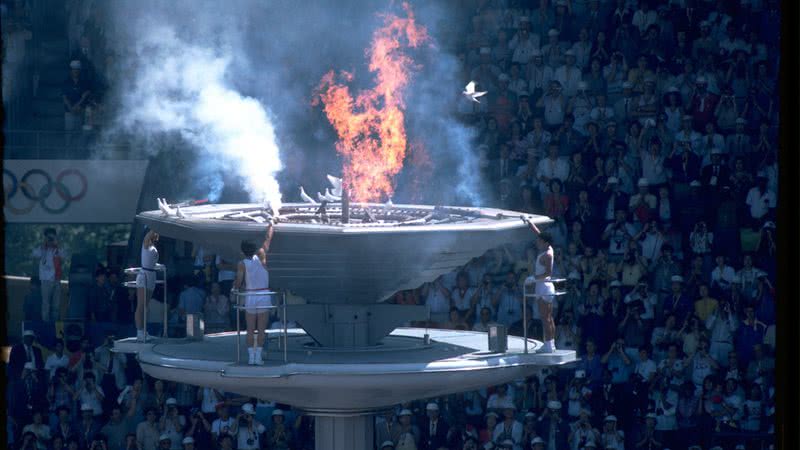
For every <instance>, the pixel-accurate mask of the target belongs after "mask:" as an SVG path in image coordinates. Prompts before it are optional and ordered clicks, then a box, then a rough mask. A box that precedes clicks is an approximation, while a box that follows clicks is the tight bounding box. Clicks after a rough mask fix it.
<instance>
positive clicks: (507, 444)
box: [500, 439, 514, 447]
mask: <svg viewBox="0 0 800 450" xmlns="http://www.w3.org/2000/svg"><path fill="white" fill-rule="evenodd" d="M500 445H502V446H504V447H507V446H509V445H510V446H511V447H513V446H514V441H512V440H511V439H506V440H504V441H503V442H501V443H500Z"/></svg>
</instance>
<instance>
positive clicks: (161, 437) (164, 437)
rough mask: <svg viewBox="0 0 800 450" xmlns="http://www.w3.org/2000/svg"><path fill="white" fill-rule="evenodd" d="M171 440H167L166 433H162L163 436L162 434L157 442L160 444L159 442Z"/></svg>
mask: <svg viewBox="0 0 800 450" xmlns="http://www.w3.org/2000/svg"><path fill="white" fill-rule="evenodd" d="M171 440H172V439H170V438H169V435H168V434H167V433H164V434H162V435H161V436H160V437H159V438H158V442H161V441H171Z"/></svg>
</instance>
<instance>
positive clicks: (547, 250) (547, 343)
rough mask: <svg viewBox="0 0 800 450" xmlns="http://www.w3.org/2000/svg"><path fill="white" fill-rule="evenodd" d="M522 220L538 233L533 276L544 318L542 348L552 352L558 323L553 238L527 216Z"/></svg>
mask: <svg viewBox="0 0 800 450" xmlns="http://www.w3.org/2000/svg"><path fill="white" fill-rule="evenodd" d="M522 221H523V222H525V223H526V224H528V226H529V227H530V229H531V230H532V231H533V232H534V233H536V235H537V239H536V247H537V248H538V249H539V254H538V255H536V261H535V264H534V269H533V278H534V280H535V282H536V290H535V291H534V293H535V294H536V296H537V303H538V306H539V317H540V318H541V319H542V329H543V331H544V339H543V342H544V345H543V346H542V348H541V349H540V352H542V353H552V352H554V351H555V350H556V342H555V339H556V324H555V321H553V301H554V300H555V293H556V289H555V286H554V285H553V283H552V282H550V279H551V277H552V275H553V247H552V246H551V244H552V242H553V238H552V237H551V236H550V234H549V233H547V232H542V231H540V230H539V228H538V227H537V226H536V224H534V223H533V222H531V221H530V220H528V218H527V217H524V216H523V218H522Z"/></svg>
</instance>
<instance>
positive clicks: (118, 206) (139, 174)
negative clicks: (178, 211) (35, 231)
mask: <svg viewBox="0 0 800 450" xmlns="http://www.w3.org/2000/svg"><path fill="white" fill-rule="evenodd" d="M147 164H148V161H142V160H136V161H133V160H85V159H84V160H42V159H14V160H5V161H3V193H4V197H3V199H4V203H3V216H4V220H5V221H6V222H10V223H130V222H132V221H133V218H134V216H135V215H136V207H137V205H138V203H139V195H140V194H141V191H142V183H143V181H144V176H145V172H146V171H147Z"/></svg>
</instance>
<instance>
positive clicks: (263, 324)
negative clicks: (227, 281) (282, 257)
mask: <svg viewBox="0 0 800 450" xmlns="http://www.w3.org/2000/svg"><path fill="white" fill-rule="evenodd" d="M274 225H275V223H274V222H272V221H270V223H269V225H267V232H266V236H265V237H264V242H263V244H262V245H261V247H260V248H259V247H258V246H257V245H256V244H255V243H253V242H251V241H244V242H242V244H241V250H242V253H244V256H245V258H244V259H243V260H242V261H240V262H239V265H238V267H237V270H236V280H235V281H234V282H233V287H234V289H236V291H237V292H238V291H240V290H242V289H244V288H245V287H246V289H245V290H246V291H259V290H260V291H263V290H266V289H269V272H268V271H267V253H268V252H269V246H270V243H271V242H272V236H273V234H274V233H275V226H274ZM231 297H232V298H234V299H235V298H236V297H235V296H234V295H233V294H232V295H231ZM238 303H239V302H237V304H238ZM271 306H273V304H272V298H271V296H269V295H248V296H246V297H245V300H244V309H245V312H246V314H245V320H246V321H247V337H246V338H247V355H248V360H247V363H248V364H250V365H259V366H260V365H263V364H264V360H263V359H262V352H263V350H264V341H265V334H266V331H265V330H266V329H267V325H268V317H269V312H268V311H269V308H270V307H271ZM256 331H258V335H256Z"/></svg>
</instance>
